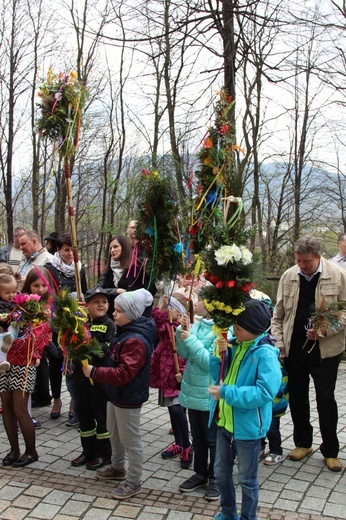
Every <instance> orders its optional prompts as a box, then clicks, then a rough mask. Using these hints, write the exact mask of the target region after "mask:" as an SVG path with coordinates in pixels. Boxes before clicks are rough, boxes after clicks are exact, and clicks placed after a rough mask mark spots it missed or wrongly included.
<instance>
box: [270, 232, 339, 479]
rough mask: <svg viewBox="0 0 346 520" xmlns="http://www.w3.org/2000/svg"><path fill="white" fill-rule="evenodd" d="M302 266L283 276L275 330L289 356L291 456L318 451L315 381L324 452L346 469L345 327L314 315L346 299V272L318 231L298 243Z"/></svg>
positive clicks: (333, 467) (334, 465) (330, 462)
mask: <svg viewBox="0 0 346 520" xmlns="http://www.w3.org/2000/svg"><path fill="white" fill-rule="evenodd" d="M294 253H295V258H296V265H295V266H293V267H291V268H290V269H288V270H287V271H286V272H285V273H284V274H283V275H282V277H281V279H280V282H279V288H278V293H277V302H276V306H275V309H274V314H273V319H272V327H271V332H272V334H273V335H274V337H275V338H276V340H277V343H276V346H277V347H278V348H280V351H281V354H282V355H283V356H285V358H286V359H285V366H286V368H287V372H288V381H289V383H288V384H289V393H290V397H289V403H290V411H291V416H292V421H293V439H294V443H295V445H296V448H295V449H294V450H293V451H291V452H290V453H289V455H288V457H289V459H291V460H301V459H303V458H304V457H306V456H307V455H309V454H310V453H311V452H312V440H313V428H312V425H311V422H310V404H309V382H310V376H311V377H312V379H313V381H314V386H315V393H316V401H317V410H318V415H319V425H320V432H321V436H322V443H321V445H320V450H321V453H322V455H323V457H324V459H325V463H326V466H327V468H328V469H329V470H330V471H341V469H342V466H341V462H340V460H339V458H338V453H339V441H338V437H337V422H338V408H337V403H336V401H335V396H334V391H335V384H336V379H337V374H338V367H339V363H340V360H341V355H342V352H343V350H344V347H345V328H344V326H343V325H340V326H339V327H338V328H336V329H335V328H333V330H332V329H331V328H329V327H321V328H320V329H319V330H318V331H316V330H315V329H314V328H313V327H312V325H311V321H310V318H311V316H312V314H313V309H314V308H315V307H319V306H321V305H324V304H325V303H331V302H333V301H336V300H346V271H344V270H343V269H342V268H341V267H339V266H337V265H334V264H333V263H331V262H329V261H327V260H325V259H324V258H323V257H322V256H321V244H320V242H319V240H318V239H317V238H315V237H312V236H305V237H302V238H300V239H299V240H298V241H297V242H296V244H295V247H294Z"/></svg>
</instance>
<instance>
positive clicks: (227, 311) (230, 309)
mask: <svg viewBox="0 0 346 520" xmlns="http://www.w3.org/2000/svg"><path fill="white" fill-rule="evenodd" d="M224 311H225V313H226V314H230V313H231V312H232V311H233V309H232V307H231V306H230V305H226V307H225V308H224Z"/></svg>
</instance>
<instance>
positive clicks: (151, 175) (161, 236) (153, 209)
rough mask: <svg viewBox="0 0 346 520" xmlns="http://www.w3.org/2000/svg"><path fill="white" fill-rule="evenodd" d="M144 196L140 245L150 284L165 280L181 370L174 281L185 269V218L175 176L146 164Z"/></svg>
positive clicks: (143, 175) (172, 337)
mask: <svg viewBox="0 0 346 520" xmlns="http://www.w3.org/2000/svg"><path fill="white" fill-rule="evenodd" d="M140 192H141V198H140V200H139V201H138V208H139V209H138V216H137V219H138V224H137V237H138V239H139V244H140V245H139V249H140V250H142V252H144V254H145V260H144V261H145V262H146V270H147V273H148V274H149V285H150V284H151V283H152V282H157V281H162V282H163V287H164V293H165V294H166V295H167V296H168V297H169V298H168V316H169V323H170V333H171V342H172V348H173V358H174V364H175V371H176V373H177V374H178V373H179V372H180V368H179V361H178V353H177V350H176V348H175V332H174V328H173V320H172V315H171V305H170V297H171V293H172V292H173V289H172V290H171V282H172V281H173V287H174V281H175V280H176V278H177V275H178V274H179V273H181V272H182V270H183V269H184V258H183V244H182V241H181V234H180V222H181V218H180V216H179V214H178V204H177V202H176V197H175V190H174V186H173V182H172V179H170V178H169V176H165V175H162V174H160V173H159V172H157V171H152V172H151V171H149V170H147V169H145V168H143V170H142V175H141V190H140Z"/></svg>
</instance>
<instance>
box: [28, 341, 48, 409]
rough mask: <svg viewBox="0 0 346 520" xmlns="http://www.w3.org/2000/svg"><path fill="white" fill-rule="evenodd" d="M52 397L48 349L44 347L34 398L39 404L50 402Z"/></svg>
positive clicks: (37, 369) (38, 368)
mask: <svg viewBox="0 0 346 520" xmlns="http://www.w3.org/2000/svg"><path fill="white" fill-rule="evenodd" d="M51 399H52V396H51V395H50V393H49V367H48V360H47V353H46V349H44V350H43V356H42V358H41V360H40V364H39V366H38V367H37V368H36V385H35V390H34V393H33V394H32V400H33V401H36V402H37V404H41V403H44V404H49V403H50V402H51Z"/></svg>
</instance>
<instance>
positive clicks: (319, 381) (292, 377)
mask: <svg viewBox="0 0 346 520" xmlns="http://www.w3.org/2000/svg"><path fill="white" fill-rule="evenodd" d="M308 350H309V349H308V347H306V348H305V349H302V345H293V346H292V345H291V348H290V351H289V356H288V358H287V360H286V361H287V364H286V368H287V372H288V389H289V394H290V396H289V403H290V411H291V416H292V420H293V439H294V443H295V445H296V446H297V447H300V448H310V446H311V445H312V439H313V427H312V425H311V422H310V401H309V383H310V376H311V378H312V380H313V382H314V386H315V394H316V403H317V411H318V419H319V426H320V432H321V436H322V444H321V445H320V450H321V453H322V455H323V456H324V457H332V458H335V457H337V456H338V453H339V441H338V437H337V423H338V407H337V403H336V401H335V395H334V392H335V384H336V379H337V375H338V367H339V363H340V360H341V354H340V355H338V356H334V357H330V358H325V359H321V355H320V349H319V346H318V344H317V345H315V347H314V348H313V350H312V351H311V352H310V353H309V352H308Z"/></svg>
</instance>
